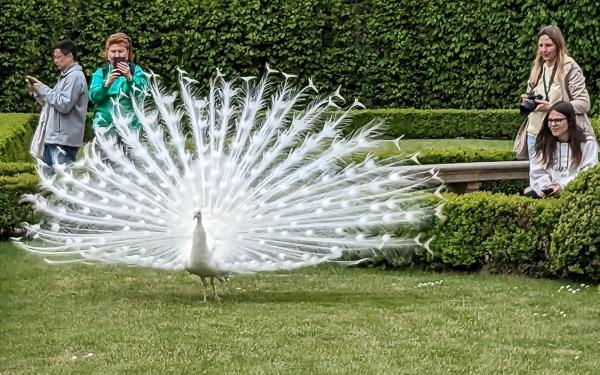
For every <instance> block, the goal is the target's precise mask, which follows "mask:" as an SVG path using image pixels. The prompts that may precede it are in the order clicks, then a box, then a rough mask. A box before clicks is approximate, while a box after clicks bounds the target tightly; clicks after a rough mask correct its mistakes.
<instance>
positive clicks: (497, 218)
mask: <svg viewBox="0 0 600 375" xmlns="http://www.w3.org/2000/svg"><path fill="white" fill-rule="evenodd" d="M448 197H449V199H448V203H447V204H446V207H445V210H444V211H445V212H444V214H445V215H446V217H447V219H446V221H444V222H442V223H440V224H439V225H438V226H437V227H436V228H435V235H436V240H435V241H434V242H433V243H432V249H433V250H434V252H435V253H436V254H437V255H438V256H439V258H440V259H441V261H442V262H443V263H444V264H446V265H449V266H451V267H453V268H455V267H457V268H459V269H470V270H475V269H481V268H485V269H487V270H488V271H490V272H518V273H522V274H527V275H532V276H543V275H549V274H550V272H549V271H548V270H549V264H548V259H547V258H546V256H545V254H546V251H547V249H548V245H549V243H548V242H549V241H548V238H547V237H548V233H549V232H548V231H545V229H546V227H547V226H548V224H549V223H548V222H547V221H542V218H544V220H545V219H547V218H546V216H545V215H543V212H544V209H545V208H546V206H548V205H553V204H556V200H533V199H530V198H526V197H520V196H507V195H504V194H492V193H489V192H476V193H472V194H468V195H460V196H455V195H448ZM555 220H556V219H555Z"/></svg>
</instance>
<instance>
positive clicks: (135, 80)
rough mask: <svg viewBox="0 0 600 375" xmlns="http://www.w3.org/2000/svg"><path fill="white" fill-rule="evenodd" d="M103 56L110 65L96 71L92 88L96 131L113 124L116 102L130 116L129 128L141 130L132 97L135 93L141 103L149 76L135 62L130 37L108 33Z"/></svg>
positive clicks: (91, 99) (90, 95)
mask: <svg viewBox="0 0 600 375" xmlns="http://www.w3.org/2000/svg"><path fill="white" fill-rule="evenodd" d="M104 55H105V57H106V59H107V61H108V63H109V64H108V65H105V66H103V67H101V68H98V69H97V70H96V71H95V72H94V74H93V75H92V83H91V85H90V89H89V98H90V102H91V103H92V104H93V108H94V116H93V119H92V125H93V128H94V131H97V129H98V128H107V127H108V128H110V127H112V126H113V124H112V123H113V120H112V113H111V112H112V110H113V106H114V103H115V102H118V103H119V106H120V111H121V113H123V114H124V115H128V114H130V115H131V117H132V120H131V124H130V128H131V129H139V127H140V123H139V121H138V119H137V117H136V116H135V114H134V113H133V104H132V102H131V98H132V96H134V97H135V99H136V100H137V101H138V102H139V101H142V100H143V98H144V95H145V92H146V90H147V88H148V79H147V77H146V73H144V71H143V70H142V68H140V66H139V65H136V64H134V63H133V57H134V55H133V51H132V44H131V39H130V38H129V37H128V36H127V35H126V34H124V33H116V34H113V35H111V36H109V37H108V39H107V40H106V50H105V52H104ZM115 62H116V64H115Z"/></svg>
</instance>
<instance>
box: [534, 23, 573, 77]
mask: <svg viewBox="0 0 600 375" xmlns="http://www.w3.org/2000/svg"><path fill="white" fill-rule="evenodd" d="M542 35H546V36H548V38H550V39H551V40H552V42H553V43H554V45H555V46H556V61H555V62H554V66H555V67H556V75H555V76H554V82H555V83H560V77H561V75H562V70H563V65H564V64H565V60H566V59H567V56H568V52H567V44H566V43H565V37H564V36H563V34H562V32H561V31H560V29H559V28H558V26H552V25H549V26H543V27H542V28H541V29H540V31H539V32H538V35H537V40H538V43H539V40H540V38H541V37H542ZM543 66H544V59H543V58H542V54H541V53H540V49H539V48H538V50H537V53H536V55H535V60H534V61H533V69H531V76H530V77H529V82H530V83H532V84H533V85H536V84H537V81H538V79H539V77H540V75H541V73H542V69H543Z"/></svg>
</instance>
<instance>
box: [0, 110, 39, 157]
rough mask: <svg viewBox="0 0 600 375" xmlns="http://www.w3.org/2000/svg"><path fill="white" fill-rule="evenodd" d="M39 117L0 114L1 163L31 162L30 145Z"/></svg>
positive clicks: (22, 114) (24, 114)
mask: <svg viewBox="0 0 600 375" xmlns="http://www.w3.org/2000/svg"><path fill="white" fill-rule="evenodd" d="M37 121H38V116H34V115H31V114H26V113H0V161H18V160H28V159H29V160H30V157H29V145H30V143H31V137H32V136H33V132H34V130H35V126H36V125H37Z"/></svg>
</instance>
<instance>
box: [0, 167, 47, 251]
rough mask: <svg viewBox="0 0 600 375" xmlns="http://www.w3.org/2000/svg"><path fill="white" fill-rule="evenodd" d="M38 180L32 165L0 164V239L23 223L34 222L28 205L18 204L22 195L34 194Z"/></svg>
mask: <svg viewBox="0 0 600 375" xmlns="http://www.w3.org/2000/svg"><path fill="white" fill-rule="evenodd" d="M38 183H39V179H38V176H37V174H36V172H35V167H34V166H33V164H32V163H26V162H20V163H4V162H0V239H4V238H5V237H8V236H10V235H11V234H12V233H13V231H14V229H15V228H17V227H18V226H19V225H20V224H21V223H23V222H29V223H33V222H35V221H36V219H35V217H34V216H33V210H32V208H31V206H30V205H23V204H20V203H19V201H20V200H21V196H22V195H23V194H28V193H35V192H37V191H38V190H39V188H38Z"/></svg>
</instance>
